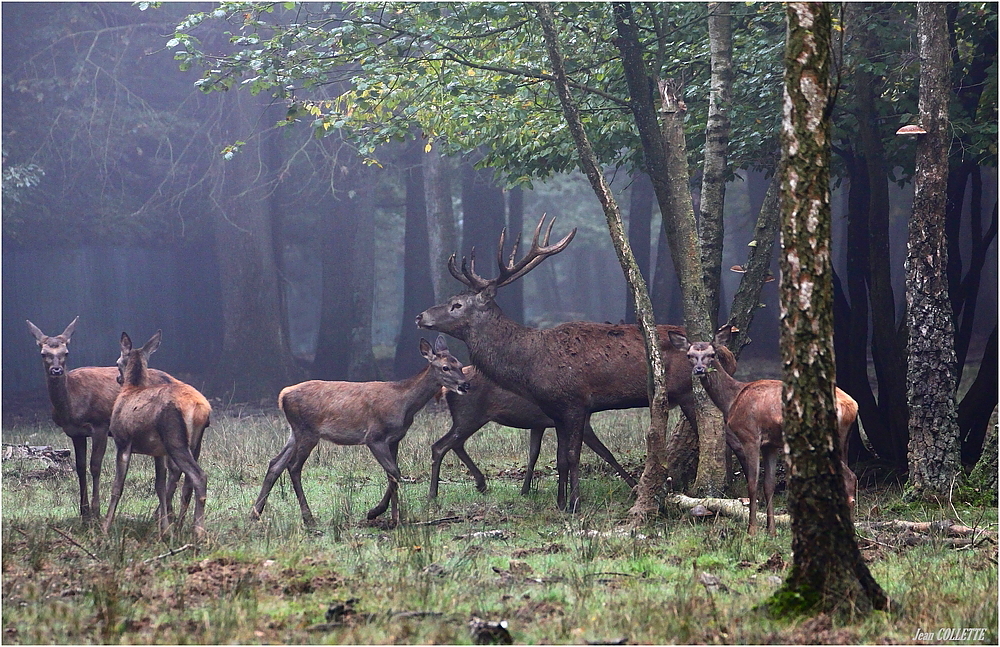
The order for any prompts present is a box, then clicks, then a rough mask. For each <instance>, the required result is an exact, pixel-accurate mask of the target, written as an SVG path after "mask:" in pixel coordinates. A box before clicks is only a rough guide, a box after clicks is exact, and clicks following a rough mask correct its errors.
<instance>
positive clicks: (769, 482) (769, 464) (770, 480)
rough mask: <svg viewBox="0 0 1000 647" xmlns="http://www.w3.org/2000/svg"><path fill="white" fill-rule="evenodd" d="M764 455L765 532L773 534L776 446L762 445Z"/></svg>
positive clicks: (776, 462) (776, 464)
mask: <svg viewBox="0 0 1000 647" xmlns="http://www.w3.org/2000/svg"><path fill="white" fill-rule="evenodd" d="M761 452H762V453H763V455H764V503H765V505H767V533H768V534H769V535H771V536H774V533H775V528H774V486H775V481H776V480H777V477H776V474H775V471H776V469H777V466H778V448H777V447H763V448H761Z"/></svg>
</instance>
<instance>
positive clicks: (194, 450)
mask: <svg viewBox="0 0 1000 647" xmlns="http://www.w3.org/2000/svg"><path fill="white" fill-rule="evenodd" d="M204 431H205V430H204V429H202V430H201V432H199V433H198V434H197V437H196V438H195V439H194V444H193V445H192V446H191V455H192V456H194V460H195V461H197V460H198V459H199V458H200V457H201V440H202V434H203V433H204ZM198 465H199V466H201V463H198ZM173 474H174V479H173V482H174V487H176V486H177V481H178V480H179V479H180V475H181V471H180V469H179V468H176V467H175V471H174V472H173ZM193 492H194V487H193V486H192V485H191V479H189V478H188V477H186V476H185V477H184V487H183V488H182V489H181V511H180V514H178V515H177V525H179V526H180V525H184V516H185V515H186V514H187V510H188V506H190V505H191V494H192V493H193ZM172 497H173V491H171V500H173V498H172Z"/></svg>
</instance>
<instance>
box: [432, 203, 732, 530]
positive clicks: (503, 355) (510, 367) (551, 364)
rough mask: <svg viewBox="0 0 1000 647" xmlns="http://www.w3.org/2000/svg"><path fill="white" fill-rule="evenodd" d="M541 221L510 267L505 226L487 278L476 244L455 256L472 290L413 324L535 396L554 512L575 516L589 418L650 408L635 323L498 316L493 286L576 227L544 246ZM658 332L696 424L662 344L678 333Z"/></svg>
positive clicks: (670, 387) (526, 268)
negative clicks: (525, 321)
mask: <svg viewBox="0 0 1000 647" xmlns="http://www.w3.org/2000/svg"><path fill="white" fill-rule="evenodd" d="M553 222H554V221H553ZM544 224H545V217H544V216H542V218H541V219H540V220H539V221H538V225H537V226H536V227H535V234H534V237H533V238H532V242H531V247H530V249H529V250H528V252H527V253H526V254H525V255H524V257H523V258H522V259H521V260H520V261H517V262H516V263H515V262H514V259H515V258H516V257H517V248H518V244H519V242H520V238H518V241H517V242H515V243H514V248H513V250H512V251H511V253H510V256H509V257H507V258H505V252H504V238H505V236H506V232H503V233H501V234H500V241H499V244H498V245H497V265H498V267H499V275H498V276H497V277H496V278H493V279H484V278H483V277H481V276H479V275H478V274H477V273H476V264H475V253H474V252H475V250H473V253H472V254H471V255H470V262H468V263H467V262H466V259H464V258H463V259H462V269H461V271H459V269H458V267H457V266H456V263H455V256H454V255H452V257H451V258H450V259H449V261H448V270H449V271H450V272H451V274H452V276H454V277H455V278H456V279H458V280H459V281H461V282H462V283H464V284H465V285H466V286H468V288H469V289H468V290H467V291H465V292H462V293H461V294H456V295H455V296H453V297H451V298H450V299H448V301H446V302H444V303H441V304H438V305H436V306H434V307H432V308H428V309H427V310H425V311H424V312H422V313H420V314H419V315H417V319H416V323H417V326H419V327H421V328H428V329H430V330H437V331H439V332H443V333H447V334H449V335H451V336H453V337H457V338H458V339H461V340H462V341H464V342H465V343H466V345H467V346H468V347H469V356H470V357H471V358H472V363H473V364H474V365H475V366H476V368H477V369H478V370H480V371H482V372H483V374H485V375H486V376H487V377H488V378H490V379H491V380H492V381H493V382H495V383H496V384H497V385H499V386H500V387H502V388H504V389H507V390H508V391H513V392H514V393H516V394H517V395H520V396H522V397H524V398H526V399H527V400H530V401H531V402H534V403H535V404H536V405H537V406H538V407H539V408H540V409H541V410H542V411H543V412H544V413H545V415H546V416H547V417H548V418H550V419H551V420H552V421H553V422H554V423H555V428H556V439H557V441H558V445H557V450H556V467H557V469H558V471H559V485H558V489H557V499H556V500H557V503H558V506H559V508H560V509H561V510H568V511H571V512H575V511H576V510H577V508H578V505H579V500H580V486H579V466H580V450H581V448H582V444H583V436H584V428H585V427H586V425H587V422H588V421H589V420H590V414H591V413H593V412H595V411H605V410H608V409H631V408H634V407H648V406H649V395H648V382H647V369H646V361H645V358H646V348H645V342H644V341H643V338H642V334H641V332H640V331H639V328H638V327H637V326H634V325H633V326H628V325H613V324H601V323H592V322H586V321H575V322H571V323H565V324H562V325H560V326H556V327H555V328H547V329H544V330H539V329H536V328H528V327H526V326H522V325H520V324H519V323H517V322H515V321H514V320H512V319H511V318H510V317H507V316H506V315H504V313H503V311H502V310H501V309H500V307H499V306H498V305H497V303H496V300H495V297H496V294H497V290H498V289H500V288H502V287H503V286H505V285H509V284H510V283H512V282H514V281H516V280H517V279H519V278H520V277H522V276H524V275H525V274H527V273H528V272H530V271H531V270H532V269H533V268H535V267H537V266H538V264H539V263H541V262H542V261H544V260H545V259H546V258H548V257H549V256H552V255H554V254H558V253H559V252H561V251H562V250H564V249H565V248H566V246H567V245H569V243H570V241H571V240H572V239H573V236H574V235H575V234H576V230H575V229H574V230H573V231H571V232H570V233H569V234H568V235H567V236H566V237H565V238H563V239H562V240H560V241H559V242H558V243H555V244H553V245H549V244H548V242H549V234H550V233H551V232H552V222H550V223H549V226H548V229H547V230H546V231H545V235H544V237H543V238H542V240H541V242H539V236H540V235H541V231H542V227H543V226H544ZM658 329H659V331H660V336H661V344H660V350H661V352H662V354H663V362H664V364H665V368H666V373H667V389H666V390H667V398H668V403H669V405H670V406H677V405H679V406H680V407H681V410H682V411H683V412H684V415H685V416H687V418H688V420H690V421H691V423H692V424H693V425H695V428H696V429H697V422H696V420H695V413H696V411H695V406H696V400H695V397H694V394H693V392H692V390H691V371H690V369H689V368H688V364H687V359H686V358H685V356H684V353H682V352H680V351H678V350H676V349H675V348H673V346H671V345H670V343H669V342H668V341H667V340H666V332H667V331H668V330H670V329H674V330H678V331H680V330H682V329H680V328H676V327H671V326H659V327H658ZM725 352H726V353H728V352H729V351H728V350H727V351H725ZM734 361H735V360H734Z"/></svg>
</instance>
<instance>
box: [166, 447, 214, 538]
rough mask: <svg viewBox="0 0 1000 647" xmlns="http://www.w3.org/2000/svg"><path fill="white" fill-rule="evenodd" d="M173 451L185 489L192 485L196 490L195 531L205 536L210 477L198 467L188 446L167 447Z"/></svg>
mask: <svg viewBox="0 0 1000 647" xmlns="http://www.w3.org/2000/svg"><path fill="white" fill-rule="evenodd" d="M171 449H173V452H172V455H171V458H172V459H173V461H174V463H176V464H177V467H178V468H180V470H181V471H182V472H184V482H185V487H187V483H191V487H192V488H194V531H195V534H197V535H203V534H205V499H206V498H207V497H208V477H207V476H206V475H205V472H204V470H202V469H201V466H200V465H198V461H196V460H195V459H194V456H192V455H191V450H190V449H188V448H187V446H186V444H185V445H184V446H182V447H174V448H172V447H170V446H169V445H168V446H167V450H168V451H170V450H171Z"/></svg>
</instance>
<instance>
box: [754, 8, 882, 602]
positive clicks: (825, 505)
mask: <svg viewBox="0 0 1000 647" xmlns="http://www.w3.org/2000/svg"><path fill="white" fill-rule="evenodd" d="M786 15H787V18H788V32H787V42H786V49H785V99H784V118H783V121H782V132H781V139H782V150H783V151H784V155H785V160H784V163H783V169H784V172H783V174H782V190H781V193H782V226H781V245H782V249H783V250H784V254H783V255H782V259H781V318H782V321H783V325H782V329H781V355H782V362H783V364H784V383H785V384H784V389H783V400H784V403H785V404H784V435H785V446H786V453H787V455H788V459H789V462H790V465H789V470H788V511H789V513H790V515H791V518H792V554H793V562H792V568H791V572H790V573H789V575H788V578H787V579H786V580H785V583H784V584H783V585H782V587H781V588H780V589H779V590H778V591H777V592H776V593H775V594H774V595H773V596H772V597H771V598H770V600H768V603H767V604H768V606H769V607H770V608H771V609H772V610H773V611H775V612H776V613H778V614H780V615H799V614H803V613H808V614H813V613H817V612H835V613H843V614H845V615H846V614H851V613H855V612H860V613H867V612H868V611H870V610H871V609H873V608H875V609H886V608H887V607H888V600H887V598H886V596H885V593H884V592H883V591H882V589H881V588H880V587H879V585H878V583H877V582H876V581H875V580H874V578H873V577H872V576H871V573H870V572H869V571H868V567H867V566H865V563H864V561H863V560H862V559H861V552H860V551H859V550H858V545H857V542H856V540H855V538H854V527H853V525H852V524H851V516H850V509H849V508H848V506H847V493H846V491H845V489H844V482H843V478H842V476H841V463H840V447H839V446H838V443H836V442H834V437H835V436H834V434H835V430H836V413H835V409H834V374H835V371H836V365H835V362H834V357H833V308H832V306H833V279H832V264H831V259H830V118H829V105H830V104H829V101H830V87H829V84H830V54H831V48H830V34H831V17H830V8H829V5H824V4H821V3H790V4H789V5H787V9H786Z"/></svg>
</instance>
